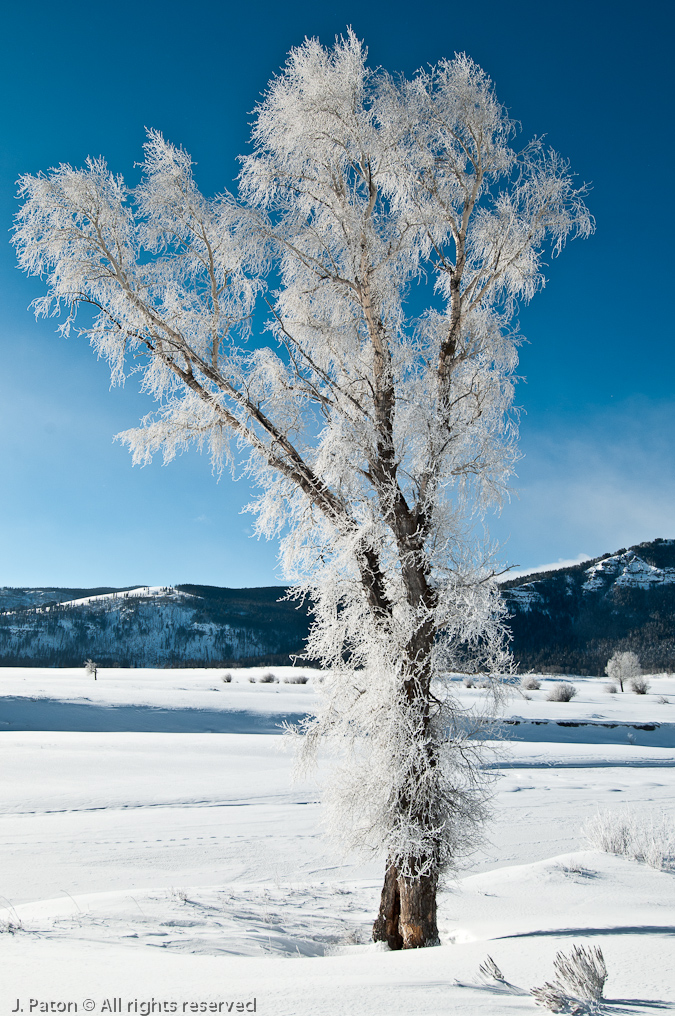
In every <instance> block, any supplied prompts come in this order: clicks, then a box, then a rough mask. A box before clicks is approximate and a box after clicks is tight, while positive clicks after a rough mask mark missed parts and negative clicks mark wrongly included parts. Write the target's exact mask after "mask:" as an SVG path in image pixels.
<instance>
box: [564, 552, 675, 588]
mask: <svg viewBox="0 0 675 1016" xmlns="http://www.w3.org/2000/svg"><path fill="white" fill-rule="evenodd" d="M586 574H587V575H588V578H587V579H586V581H585V582H584V584H583V586H582V589H585V590H586V591H587V592H591V591H593V590H595V589H602V588H603V587H604V585H605V582H606V580H607V579H608V578H609V579H612V580H613V582H614V585H616V586H619V588H632V589H636V588H637V589H649V588H650V587H651V586H655V585H663V584H665V583H670V582H675V568H656V567H655V566H654V565H651V564H647V562H646V561H643V560H642V558H641V557H638V555H637V554H636V553H635V552H634V551H632V550H628V551H626V552H625V553H623V554H614V555H612V556H611V557H606V558H604V559H603V560H602V561H598V563H597V564H594V565H592V566H591V567H590V568H587V569H586Z"/></svg>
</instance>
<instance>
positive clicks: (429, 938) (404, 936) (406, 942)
mask: <svg viewBox="0 0 675 1016" xmlns="http://www.w3.org/2000/svg"><path fill="white" fill-rule="evenodd" d="M437 884H438V878H437V876H436V875H424V876H422V877H420V878H405V877H404V876H403V875H400V874H399V872H398V869H397V867H396V865H394V864H389V863H388V864H387V869H386V871H385V873H384V885H383V887H382V895H381V897H380V912H379V914H378V915H377V920H376V921H375V924H374V925H373V941H374V942H386V943H387V945H388V946H389V948H390V949H421V948H424V947H425V946H432V945H438V924H437V921H436V888H437Z"/></svg>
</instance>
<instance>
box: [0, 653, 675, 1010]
mask: <svg viewBox="0 0 675 1016" xmlns="http://www.w3.org/2000/svg"><path fill="white" fill-rule="evenodd" d="M272 669H273V670H274V675H275V676H276V678H277V679H278V680H277V681H276V682H270V683H264V684H263V683H259V679H260V677H261V676H262V674H263V673H264V672H265V671H264V669H260V668H258V669H252V670H234V671H232V672H231V677H232V679H231V681H229V682H226V681H223V680H222V677H223V675H224V672H222V671H218V670H156V671H149V670H112V669H111V670H105V669H104V670H100V671H99V672H98V678H97V680H96V681H95V682H94V681H93V678H92V677H91V676H89V675H86V674H85V672H84V670H83V669H73V670H47V669H45V670H41V669H39V668H31V669H28V668H25V669H22V668H4V669H2V670H0V696H1V697H0V771H1V772H2V797H1V801H0V814H1V816H2V817H1V821H0V857H1V862H0V893H1V894H2V897H3V898H2V899H1V900H0V904H4V909H2V910H0V929H2V930H3V931H4V933H3V934H0V964H1V967H0V970H1V980H0V1005H1V1007H2V1008H0V1013H2V1014H3V1016H4V1013H9V1012H12V1011H13V1010H15V1009H16V1010H17V1011H19V1012H20V1011H21V1010H23V1011H24V1012H26V1013H29V1012H31V1011H32V1012H44V1011H50V1009H49V1007H48V1008H41V1006H42V1005H43V1004H45V1003H50V1002H52V1001H53V1002H56V1003H59V1002H61V1003H68V1002H71V1003H73V1004H76V1005H77V1006H78V1009H77V1010H75V1009H74V1008H73V1007H72V1006H71V1008H70V1011H71V1012H74V1011H78V1012H83V1011H91V1012H95V1013H97V1014H98V1013H108V1012H118V1011H121V1012H123V1013H136V1014H137V1013H141V1016H149V1014H150V1012H164V1011H167V1012H170V1011H174V1012H198V1011H207V1012H208V1011H211V1012H216V1011H221V1012H227V1011H232V1012H237V1011H249V1012H250V1011H255V1012H258V1013H262V1014H269V1016H272V1014H275V1016H277V1014H282V1016H295V1014H297V1016H315V1014H316V1016H323V1014H324V1013H325V1014H329V1013H330V1014H331V1016H335V1014H338V1016H340V1014H345V1016H352V1014H353V1016H361V1014H366V1013H367V1014H369V1016H372V1014H374V1016H379V1014H382V1016H384V1014H385V1013H386V1014H387V1016H388V1014H398V1013H401V1014H403V1013H406V1014H408V1013H410V1014H420V1016H421V1014H427V1013H429V1014H431V1013H433V1014H438V1016H442V1014H445V1013H451V1012H452V1013H460V1014H464V1013H481V1014H482V1013H486V1014H493V1013H494V1014H495V1016H502V1014H507V1013H508V1014H511V1013H527V1012H536V1011H543V1010H537V1007H536V1006H535V1003H534V1000H533V998H532V997H531V996H530V995H529V989H530V988H531V987H533V986H534V985H541V984H542V983H543V982H544V981H545V980H550V979H551V977H552V974H553V959H554V957H555V954H556V952H557V951H558V950H559V949H562V950H563V951H569V948H570V947H571V945H572V944H585V945H600V946H601V947H602V950H603V953H604V956H605V960H606V962H607V966H608V970H609V979H608V983H607V987H606V992H605V994H606V996H607V999H608V1001H607V1003H606V1004H605V1005H604V1007H603V1008H602V1009H600V1010H598V1011H604V1012H607V1013H652V1012H653V1013H662V1012H667V1011H673V1012H675V872H673V871H669V870H667V871H659V870H655V869H653V868H650V867H648V866H647V865H645V864H642V863H639V862H637V861H634V860H629V859H627V858H626V857H617V856H614V855H611V854H606V853H602V852H600V851H598V850H595V849H590V848H589V844H588V841H587V839H586V837H585V835H584V824H585V823H586V821H587V820H589V819H590V818H591V817H592V816H593V815H594V814H595V813H596V812H597V811H598V809H600V810H611V811H614V812H617V813H619V814H622V813H625V812H627V811H629V812H633V813H635V814H638V815H641V816H644V817H646V818H647V819H648V818H649V817H656V818H657V819H659V818H660V817H661V816H665V817H666V820H667V821H668V822H670V825H671V828H672V825H673V823H674V822H675V779H674V776H675V741H673V739H672V732H673V729H674V728H675V679H673V678H669V677H652V678H651V679H650V680H651V689H650V692H649V694H648V695H644V696H638V695H634V694H632V693H630V692H629V691H626V692H625V693H624V694H620V693H619V694H616V695H610V694H608V693H607V692H606V691H605V690H604V685H605V682H604V681H603V680H602V679H598V678H574V679H572V683H574V685H575V687H576V689H577V695H576V697H575V698H574V699H572V701H571V702H567V703H564V702H551V701H548V699H547V694H548V691H549V690H550V688H551V685H552V684H553V683H554V679H545V680H542V682H541V688H540V689H539V690H534V691H528V692H527V693H526V694H527V696H528V697H527V698H525V697H523V695H522V694H519V693H516V692H514V693H513V695H512V696H511V697H510V698H509V700H508V701H507V703H506V706H505V710H504V721H505V722H504V723H503V724H502V727H501V733H502V735H503V737H504V738H505V739H504V740H503V741H501V742H499V743H498V744H497V745H496V753H495V756H494V759H493V762H492V765H493V767H494V768H493V770H492V771H493V773H494V775H495V777H496V779H495V787H494V790H495V801H494V819H493V821H492V823H491V824H490V826H489V828H488V830H487V835H488V839H487V842H486V843H485V844H484V845H483V846H482V847H481V849H480V850H478V851H477V852H476V854H475V855H474V856H473V857H472V858H469V859H467V862H466V864H465V865H464V867H463V869H462V870H460V872H459V874H458V878H457V880H456V881H455V882H453V883H451V884H450V885H449V887H448V891H447V892H446V893H444V894H443V896H442V897H441V901H440V913H439V926H440V931H441V946H440V947H439V948H436V949H427V950H420V951H415V952H410V953H391V952H388V951H387V950H382V949H381V948H379V947H376V946H375V945H373V944H372V943H370V942H369V934H370V925H371V923H372V920H373V917H374V915H375V913H376V910H377V904H378V901H379V889H380V882H381V876H382V870H381V869H382V859H379V860H375V861H367V862H364V861H363V860H360V859H358V858H354V857H344V856H342V855H341V854H340V853H339V850H338V849H337V848H336V847H335V846H334V845H331V844H330V843H327V842H326V841H325V840H324V839H323V837H322V824H321V818H322V813H321V805H320V803H319V799H320V788H319V784H320V782H321V780H322V779H324V778H327V776H328V774H329V770H330V762H329V761H326V763H325V764H324V765H323V766H322V768H321V770H320V771H319V773H318V775H317V777H316V778H312V779H309V778H305V779H304V780H301V781H297V782H294V781H293V758H292V755H291V754H290V753H289V752H288V750H286V748H285V745H284V742H285V739H284V738H283V737H282V736H281V732H280V726H279V724H280V723H281V722H283V720H285V719H290V720H291V721H292V720H293V719H294V718H296V717H298V716H300V715H303V714H304V713H305V712H306V711H307V710H308V709H310V708H311V707H312V705H313V703H314V702H315V700H316V696H317V694H318V691H319V682H320V675H319V674H318V673H317V672H312V671H308V670H305V671H300V673H304V674H305V675H306V676H307V677H308V682H307V683H306V684H304V685H299V684H289V683H285V682H284V678H286V679H288V678H291V677H297V675H298V673H299V671H298V669H293V668H272ZM456 688H457V693H458V697H459V698H460V700H461V701H462V703H463V704H464V705H466V706H470V705H472V704H474V703H477V702H479V701H480V696H481V695H482V692H481V691H480V689H477V688H466V687H465V686H464V685H463V684H462V682H461V680H460V679H458V680H457V682H456ZM506 721H509V722H506ZM488 954H489V955H491V956H492V957H493V958H494V959H495V961H496V962H497V964H498V966H499V967H500V968H501V969H502V971H503V972H504V975H505V977H506V979H507V981H509V982H511V984H512V985H516V986H517V988H516V987H512V988H505V987H504V986H503V985H499V984H497V983H495V982H494V981H493V982H489V981H485V979H482V978H481V977H480V976H479V974H478V967H479V965H480V963H482V962H483V961H484V960H485V958H486V956H487V955H488ZM519 989H520V991H519ZM254 999H255V1003H254V1001H253V1000H254ZM31 1000H32V1001H31ZM85 1000H91V1002H93V1007H92V1006H91V1005H90V1003H89V1001H87V1006H86V1007H85ZM120 1000H121V1001H120ZM153 1001H154V1003H155V1006H154V1008H153V1007H152V1005H151V1003H152V1002H153ZM118 1003H119V1005H120V1008H119V1009H118V1008H117V1006H118ZM164 1003H167V1006H164ZM173 1003H176V1008H175V1009H172V1008H171V1006H172V1004H173ZM193 1003H199V1004H201V1003H204V1004H205V1008H203V1009H201V1008H200V1006H199V1005H197V1008H194V1007H192V1005H193ZM212 1003H216V1005H215V1007H213V1008H209V1005H211V1004H212ZM221 1003H222V1004H221ZM230 1003H234V1005H233V1006H232V1008H231V1009H229V1010H228V1006H229V1005H230ZM237 1003H240V1004H241V1008H239V1009H238V1008H237ZM184 1004H186V1008H183V1006H184ZM31 1005H32V1006H33V1007H32V1009H31ZM254 1005H255V1009H254V1008H253V1006H254ZM218 1006H220V1009H219V1008H218ZM53 1011H67V1010H64V1009H63V1008H60V1009H59V1008H58V1007H57V1008H56V1009H54V1010H53Z"/></svg>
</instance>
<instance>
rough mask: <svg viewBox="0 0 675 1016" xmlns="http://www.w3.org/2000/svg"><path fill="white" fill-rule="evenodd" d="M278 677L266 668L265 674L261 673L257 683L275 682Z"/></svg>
mask: <svg viewBox="0 0 675 1016" xmlns="http://www.w3.org/2000/svg"><path fill="white" fill-rule="evenodd" d="M277 683H278V678H277V677H276V675H275V674H273V673H272V671H271V670H268V671H267V672H266V673H265V674H261V675H260V677H259V678H258V684H277Z"/></svg>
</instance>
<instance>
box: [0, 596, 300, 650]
mask: <svg viewBox="0 0 675 1016" xmlns="http://www.w3.org/2000/svg"><path fill="white" fill-rule="evenodd" d="M284 593H285V590H284V588H283V587H279V586H269V587H262V588H258V589H223V588H220V587H218V586H195V585H184V586H175V587H169V586H138V587H135V588H131V589H111V588H107V587H103V588H97V589H58V588H41V589H7V588H5V589H0V666H5V667H7V666H29V667H30V666H33V667H40V666H42V667H79V666H81V665H82V662H83V661H84V660H85V659H86V658H88V657H91V659H93V660H95V661H96V662H97V663H98V664H99V665H100V666H104V667H105V666H109V667H113V666H120V667H167V666H173V667H180V666H209V667H210V666H235V665H236V664H237V663H239V664H241V663H243V662H244V661H246V662H247V663H250V664H251V665H254V664H256V663H257V664H273V663H276V664H278V665H279V664H282V663H288V661H289V655H290V654H292V653H298V652H301V651H302V648H303V643H304V639H305V637H306V635H307V631H308V626H309V622H308V617H307V609H306V607H304V606H299V605H298V604H297V603H295V602H288V601H282V602H279V599H280V597H283V596H284ZM73 594H75V595H73Z"/></svg>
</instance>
